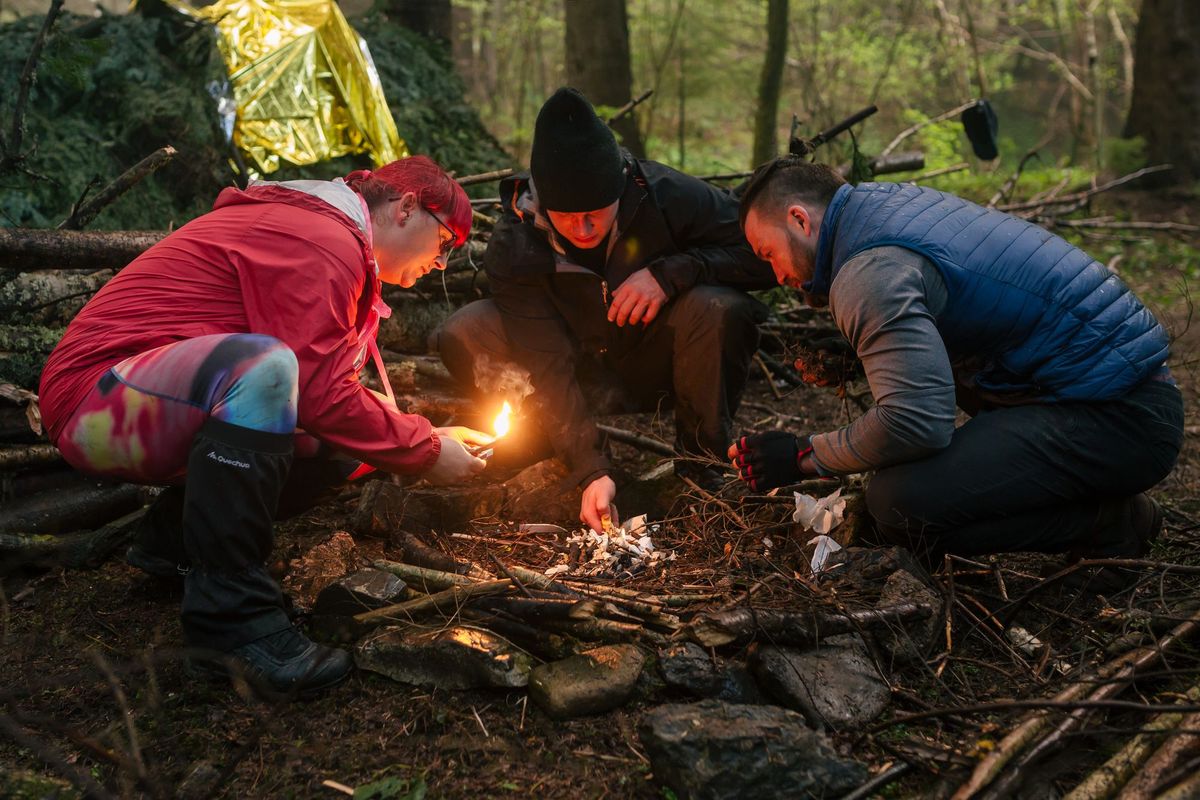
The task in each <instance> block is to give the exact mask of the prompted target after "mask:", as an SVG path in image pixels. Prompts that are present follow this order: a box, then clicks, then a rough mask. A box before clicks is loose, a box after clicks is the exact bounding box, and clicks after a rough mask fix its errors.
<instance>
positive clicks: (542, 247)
mask: <svg viewBox="0 0 1200 800" xmlns="http://www.w3.org/2000/svg"><path fill="white" fill-rule="evenodd" d="M530 173H531V174H521V175H516V176H514V177H512V178H509V179H507V180H505V181H504V182H503V183H501V185H500V196H501V204H502V205H503V207H504V214H503V217H502V218H501V219H500V221H499V222H498V223H497V225H496V227H495V230H494V232H493V233H492V238H491V241H490V242H489V244H488V249H487V252H486V253H485V254H484V259H483V262H484V268H485V270H486V271H487V275H488V282H489V286H490V288H491V291H492V295H493V298H492V299H488V300H480V301H477V302H474V303H471V304H470V305H468V306H466V307H464V308H462V309H460V310H459V311H458V312H457V313H455V314H454V315H453V316H452V317H451V318H450V319H449V320H447V321H446V323H445V325H444V326H443V328H442V329H441V330H440V331H439V332H438V334H437V335H436V339H437V348H438V350H439V351H440V353H441V356H442V360H443V361H444V362H445V364H446V366H447V368H448V369H449V370H450V372H451V373H452V374H453V375H454V376H455V377H456V378H457V379H458V380H459V381H461V382H462V383H463V384H465V385H467V386H471V387H474V388H475V389H476V390H478V391H479V392H480V393H483V394H485V395H488V396H492V397H494V396H495V395H496V394H498V393H500V394H503V393H505V392H506V390H507V391H510V392H511V391H512V390H513V388H515V387H513V384H512V381H511V376H512V374H513V370H512V369H511V366H512V365H516V366H517V367H518V368H519V370H520V372H521V374H525V373H527V374H528V384H529V385H530V386H531V387H532V390H533V393H532V395H531V396H530V397H529V401H528V402H527V403H526V404H525V412H526V413H525V416H527V417H533V418H536V420H537V427H538V428H539V432H540V433H541V434H543V435H544V437H545V440H546V442H547V443H548V445H549V447H550V448H552V450H553V452H554V453H555V454H556V455H557V456H559V458H561V459H562V460H563V461H564V462H565V463H566V465H567V467H568V469H569V470H570V479H569V480H570V481H571V482H572V483H573V484H575V485H578V486H580V487H582V488H583V502H582V505H581V509H580V519H581V520H582V521H583V522H585V523H587V524H588V525H590V526H591V527H592V528H593V529H595V530H597V531H599V530H601V528H602V524H603V522H602V521H603V519H604V517H605V516H609V517H611V518H612V519H613V521H614V522H615V521H616V518H615V514H614V513H613V511H612V508H611V506H612V501H613V498H614V497H615V495H616V484H615V482H614V481H613V479H612V477H611V475H610V465H609V462H608V459H607V458H606V457H605V455H604V453H603V452H602V449H601V446H600V437H599V435H598V432H597V429H596V425H595V423H594V422H593V420H592V417H591V414H592V413H593V412H596V411H610V412H611V411H626V412H628V411H636V410H655V409H658V408H663V407H669V406H671V405H673V406H674V408H675V435H676V442H675V446H676V451H677V452H679V453H680V454H681V455H682V456H685V457H687V456H690V457H691V458H690V459H687V458H685V459H684V460H680V461H676V471H677V472H678V473H680V474H684V475H690V476H692V477H695V478H699V479H701V480H703V481H704V482H705V483H707V484H709V486H710V487H711V485H712V483H713V481H714V479H717V480H719V478H720V475H719V473H717V472H715V471H714V470H713V469H712V467H711V466H710V465H711V464H714V463H716V462H719V461H721V460H722V459H721V455H722V454H723V453H724V451H725V448H726V447H727V446H728V443H729V441H730V440H731V438H732V432H731V429H730V424H731V420H732V417H733V414H734V412H735V411H736V410H737V405H738V402H739V400H740V397H741V393H742V389H743V388H744V386H745V382H746V375H747V372H748V370H749V364H750V361H751V359H752V358H753V355H754V352H755V350H756V349H757V347H758V329H757V325H756V323H758V322H760V321H762V320H763V319H765V317H766V309H765V307H764V306H763V305H762V304H761V303H759V302H758V301H757V300H755V299H753V298H752V297H750V296H749V295H747V294H746V293H745V291H746V290H751V289H767V288H770V287H771V286H773V285H774V276H773V275H772V273H771V269H770V267H769V266H768V265H767V264H766V263H764V262H762V261H760V260H759V259H758V258H756V257H755V256H754V254H753V253H752V252H751V251H750V248H749V246H748V245H747V243H746V239H745V237H744V235H743V234H742V232H741V229H740V227H739V225H738V207H737V200H736V199H735V198H734V197H733V196H732V195H730V194H729V193H728V192H726V191H723V190H721V189H717V188H715V187H713V186H710V185H709V184H707V183H704V182H703V181H700V180H697V179H696V178H692V177H689V176H687V175H684V174H682V173H680V172H677V171H675V170H673V169H670V168H669V167H666V166H664V165H662V164H658V163H655V162H653V161H643V160H636V159H633V158H632V157H631V156H629V154H628V153H626V152H624V151H622V150H621V149H620V147H618V145H617V141H616V139H615V137H614V136H613V134H612V132H611V131H610V130H609V129H608V127H607V126H606V125H605V124H604V122H603V121H601V120H600V119H599V118H598V117H597V116H596V112H595V111H594V110H593V109H592V106H591V104H589V103H588V101H587V100H586V99H585V98H584V97H583V95H581V94H580V93H579V92H577V91H576V90H574V89H567V88H564V89H559V90H558V91H557V92H555V93H554V95H553V96H551V97H550V99H549V100H547V101H546V103H545V105H543V106H542V109H541V111H540V112H539V113H538V117H537V122H536V125H535V128H534V136H533V151H532V154H531V157H530ZM506 377H507V383H508V385H507V386H506V385H505V383H506ZM519 382H521V381H519ZM530 412H532V413H530ZM524 427H525V428H526V430H524V431H523V432H522V433H523V435H524V436H525V438H526V440H528V439H529V438H530V434H531V433H532V431H531V430H529V429H531V428H533V427H534V426H533V425H526V426H524ZM503 447H504V442H503V440H501V441H500V442H499V443H498V445H497V452H496V457H497V459H499V458H501V456H502V450H503ZM538 455H540V456H541V457H545V456H547V455H549V453H548V452H543V453H540V454H538Z"/></svg>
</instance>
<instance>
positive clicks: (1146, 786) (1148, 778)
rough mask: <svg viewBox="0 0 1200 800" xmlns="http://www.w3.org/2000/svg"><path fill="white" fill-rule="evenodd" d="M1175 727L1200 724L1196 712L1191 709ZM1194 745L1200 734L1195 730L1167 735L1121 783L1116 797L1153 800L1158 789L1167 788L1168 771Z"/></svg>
mask: <svg viewBox="0 0 1200 800" xmlns="http://www.w3.org/2000/svg"><path fill="white" fill-rule="evenodd" d="M1178 727H1179V728H1182V729H1183V730H1191V731H1194V730H1197V728H1200V713H1195V712H1193V713H1191V714H1189V715H1187V716H1186V717H1184V718H1183V719H1182V720H1181V721H1180V722H1179V723H1178ZM1198 749H1200V736H1198V735H1196V734H1195V733H1177V734H1175V735H1173V736H1169V737H1167V739H1166V741H1164V742H1163V743H1162V745H1161V746H1160V747H1159V748H1158V749H1157V750H1156V751H1154V754H1153V755H1151V756H1150V758H1149V759H1148V760H1147V761H1146V764H1145V766H1143V767H1142V768H1141V770H1139V771H1138V773H1137V774H1136V775H1134V776H1133V777H1132V778H1131V779H1130V781H1129V783H1127V784H1125V788H1124V789H1122V790H1121V795H1120V800H1153V798H1156V797H1161V796H1162V790H1163V789H1165V788H1167V787H1166V786H1164V784H1169V783H1171V782H1172V781H1171V780H1170V777H1171V774H1172V773H1174V772H1175V771H1176V768H1177V767H1178V766H1179V764H1180V763H1182V762H1183V761H1185V760H1186V759H1188V758H1190V757H1191V756H1192V755H1194V754H1195V752H1196V751H1197V750H1198Z"/></svg>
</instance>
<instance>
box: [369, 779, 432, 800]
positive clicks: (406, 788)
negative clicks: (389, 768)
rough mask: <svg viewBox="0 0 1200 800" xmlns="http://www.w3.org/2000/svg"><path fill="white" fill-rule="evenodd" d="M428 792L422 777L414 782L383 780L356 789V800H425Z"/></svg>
mask: <svg viewBox="0 0 1200 800" xmlns="http://www.w3.org/2000/svg"><path fill="white" fill-rule="evenodd" d="M427 791H428V787H427V786H426V785H425V779H424V778H421V777H418V778H417V779H416V780H413V781H410V780H407V779H404V778H383V779H381V780H378V781H375V782H374V783H368V784H365V785H363V786H359V787H358V788H356V789H355V790H354V800H425V793H426V792H427Z"/></svg>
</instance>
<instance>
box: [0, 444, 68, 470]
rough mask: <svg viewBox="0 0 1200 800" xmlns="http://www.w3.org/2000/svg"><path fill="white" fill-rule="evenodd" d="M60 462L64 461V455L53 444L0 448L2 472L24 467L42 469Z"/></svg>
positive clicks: (0, 467) (0, 468)
mask: <svg viewBox="0 0 1200 800" xmlns="http://www.w3.org/2000/svg"><path fill="white" fill-rule="evenodd" d="M59 461H62V453H60V452H58V448H57V447H55V446H54V445H52V444H31V445H23V446H18V447H0V472H7V471H9V470H14V469H21V468H22V467H40V466H42V465H44V464H54V463H57V462H59Z"/></svg>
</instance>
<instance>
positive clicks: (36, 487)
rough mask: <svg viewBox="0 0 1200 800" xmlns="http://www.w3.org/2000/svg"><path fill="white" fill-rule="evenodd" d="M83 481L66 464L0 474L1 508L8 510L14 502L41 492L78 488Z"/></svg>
mask: <svg viewBox="0 0 1200 800" xmlns="http://www.w3.org/2000/svg"><path fill="white" fill-rule="evenodd" d="M83 480H84V479H83V476H81V475H80V474H79V473H78V472H76V471H75V470H73V469H71V468H70V467H69V466H67V465H66V464H54V465H52V466H49V467H42V468H39V469H22V470H17V471H15V472H0V508H7V507H8V504H9V503H10V502H12V501H14V500H18V499H20V498H23V497H32V496H33V495H35V494H38V493H40V492H55V491H58V490H60V489H66V488H69V487H75V486H78V485H79V484H80V483H81V482H82V481H83Z"/></svg>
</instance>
